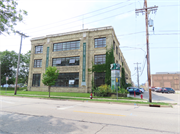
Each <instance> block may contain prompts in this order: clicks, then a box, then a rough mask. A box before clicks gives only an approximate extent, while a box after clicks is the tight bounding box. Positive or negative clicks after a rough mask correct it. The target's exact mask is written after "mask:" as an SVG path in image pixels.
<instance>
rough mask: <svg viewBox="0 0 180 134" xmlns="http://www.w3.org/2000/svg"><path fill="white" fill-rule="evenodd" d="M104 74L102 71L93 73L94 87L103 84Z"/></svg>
mask: <svg viewBox="0 0 180 134" xmlns="http://www.w3.org/2000/svg"><path fill="white" fill-rule="evenodd" d="M105 76H106V73H104V72H102V73H97V72H95V73H94V84H95V86H96V87H99V86H101V85H103V84H105Z"/></svg>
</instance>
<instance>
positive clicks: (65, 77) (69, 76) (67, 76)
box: [54, 73, 79, 87]
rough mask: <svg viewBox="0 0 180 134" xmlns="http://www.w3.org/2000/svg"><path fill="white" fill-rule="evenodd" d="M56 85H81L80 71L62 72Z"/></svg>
mask: <svg viewBox="0 0 180 134" xmlns="http://www.w3.org/2000/svg"><path fill="white" fill-rule="evenodd" d="M54 86H55V87H79V73H60V74H59V76H58V79H57V80H56V83H55V85H54Z"/></svg>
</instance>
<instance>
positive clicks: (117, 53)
mask: <svg viewBox="0 0 180 134" xmlns="http://www.w3.org/2000/svg"><path fill="white" fill-rule="evenodd" d="M116 54H118V47H117V46H116Z"/></svg>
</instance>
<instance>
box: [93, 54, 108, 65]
mask: <svg viewBox="0 0 180 134" xmlns="http://www.w3.org/2000/svg"><path fill="white" fill-rule="evenodd" d="M105 63H106V55H105V54H104V55H94V64H95V65H97V64H105Z"/></svg>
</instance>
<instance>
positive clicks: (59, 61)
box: [52, 57, 79, 66]
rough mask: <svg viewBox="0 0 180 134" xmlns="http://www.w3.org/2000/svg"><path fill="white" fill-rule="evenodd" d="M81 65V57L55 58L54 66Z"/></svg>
mask: <svg viewBox="0 0 180 134" xmlns="http://www.w3.org/2000/svg"><path fill="white" fill-rule="evenodd" d="M75 65H79V57H66V58H53V61H52V66H75Z"/></svg>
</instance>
